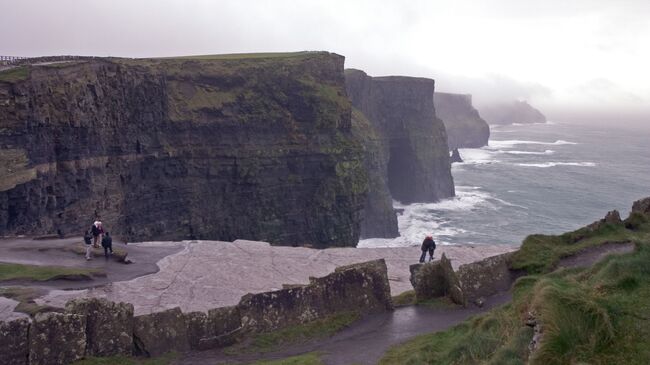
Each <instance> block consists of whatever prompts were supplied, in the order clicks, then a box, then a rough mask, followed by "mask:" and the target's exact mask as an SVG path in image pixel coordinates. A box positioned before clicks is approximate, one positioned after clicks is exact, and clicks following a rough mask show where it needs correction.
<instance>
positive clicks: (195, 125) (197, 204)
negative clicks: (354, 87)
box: [0, 52, 367, 247]
mask: <svg viewBox="0 0 650 365" xmlns="http://www.w3.org/2000/svg"><path fill="white" fill-rule="evenodd" d="M41 61H42V62H41ZM343 63H344V58H343V57H342V56H339V55H336V54H331V53H327V52H297V53H282V54H275V53H271V54H269V53H262V54H233V55H209V56H191V57H173V58H158V59H119V58H74V59H67V58H64V59H62V60H57V59H56V58H54V59H50V58H48V59H43V60H40V61H39V60H36V61H34V62H32V63H31V64H24V65H21V66H19V67H16V68H12V69H9V70H4V71H1V72H0V144H2V146H3V148H2V149H0V161H1V162H5V163H3V164H2V165H3V166H2V167H0V170H2V171H5V170H6V172H7V176H8V178H7V179H5V180H3V181H2V182H1V183H0V234H2V235H11V234H42V233H56V232H57V231H60V232H61V233H63V234H79V233H80V232H82V230H83V229H85V228H87V227H88V226H89V224H90V223H92V221H94V219H95V216H97V215H99V216H101V218H102V221H104V223H105V224H106V226H107V227H109V229H110V230H111V231H112V232H113V233H117V234H118V235H119V236H121V237H123V238H126V239H128V240H143V239H144V240H155V239H163V240H164V239H186V238H203V239H218V240H228V241H230V240H233V239H242V238H243V239H255V240H266V241H270V242H272V243H281V244H294V245H301V244H312V245H315V246H319V247H324V246H346V245H347V246H349V245H355V244H356V242H357V240H358V236H359V224H360V220H361V217H360V213H361V210H362V208H363V204H364V201H365V197H366V191H367V174H366V172H365V170H364V168H363V166H362V164H363V150H362V145H361V143H360V141H359V139H358V138H357V137H355V135H353V133H352V131H351V105H350V101H349V100H348V98H347V96H346V91H345V80H344V74H343Z"/></svg>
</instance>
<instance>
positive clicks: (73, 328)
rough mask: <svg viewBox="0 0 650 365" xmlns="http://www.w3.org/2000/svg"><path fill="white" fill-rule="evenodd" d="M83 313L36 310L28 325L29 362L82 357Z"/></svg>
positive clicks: (59, 362) (48, 364) (47, 364)
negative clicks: (38, 312)
mask: <svg viewBox="0 0 650 365" xmlns="http://www.w3.org/2000/svg"><path fill="white" fill-rule="evenodd" d="M85 351H86V317H85V316H81V315H77V314H67V313H42V314H37V315H36V317H34V320H33V321H32V325H31V327H30V328H29V364H30V365H41V364H42V365H67V364H70V363H72V362H74V361H76V360H79V359H81V358H83V357H84V354H85Z"/></svg>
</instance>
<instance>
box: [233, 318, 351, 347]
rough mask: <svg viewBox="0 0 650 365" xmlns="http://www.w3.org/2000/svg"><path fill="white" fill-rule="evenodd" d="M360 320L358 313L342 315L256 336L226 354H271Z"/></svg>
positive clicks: (334, 331)
mask: <svg viewBox="0 0 650 365" xmlns="http://www.w3.org/2000/svg"><path fill="white" fill-rule="evenodd" d="M358 319H359V314H358V313H356V312H345V313H340V314H336V315H333V316H330V317H328V318H323V319H319V320H316V321H312V322H309V323H306V324H301V325H296V326H291V327H287V328H284V329H281V330H278V331H273V332H267V333H260V334H256V335H254V336H253V337H252V338H251V339H250V340H247V341H245V342H243V343H240V344H236V345H233V346H231V347H229V348H227V349H225V350H224V352H226V353H228V354H233V355H234V354H239V353H247V352H270V351H274V350H277V349H279V348H282V347H285V346H290V345H295V344H298V343H304V342H306V341H308V340H311V339H316V338H323V337H328V336H331V335H333V334H334V333H336V332H338V331H340V330H342V329H343V328H345V327H348V326H349V325H350V324H352V323H353V322H354V321H356V320H358Z"/></svg>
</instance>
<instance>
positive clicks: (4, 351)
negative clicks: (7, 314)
mask: <svg viewBox="0 0 650 365" xmlns="http://www.w3.org/2000/svg"><path fill="white" fill-rule="evenodd" d="M28 334H29V319H27V318H19V319H15V320H13V321H11V322H0V364H3V365H26V364H27V360H28V355H29V337H28Z"/></svg>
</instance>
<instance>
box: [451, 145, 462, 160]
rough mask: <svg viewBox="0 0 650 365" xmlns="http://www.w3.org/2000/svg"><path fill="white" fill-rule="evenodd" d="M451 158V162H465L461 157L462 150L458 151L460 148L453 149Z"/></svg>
mask: <svg viewBox="0 0 650 365" xmlns="http://www.w3.org/2000/svg"><path fill="white" fill-rule="evenodd" d="M449 160H450V161H451V163H454V162H458V163H461V162H463V159H462V158H461V157H460V152H458V148H454V150H453V151H451V156H450V157H449Z"/></svg>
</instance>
